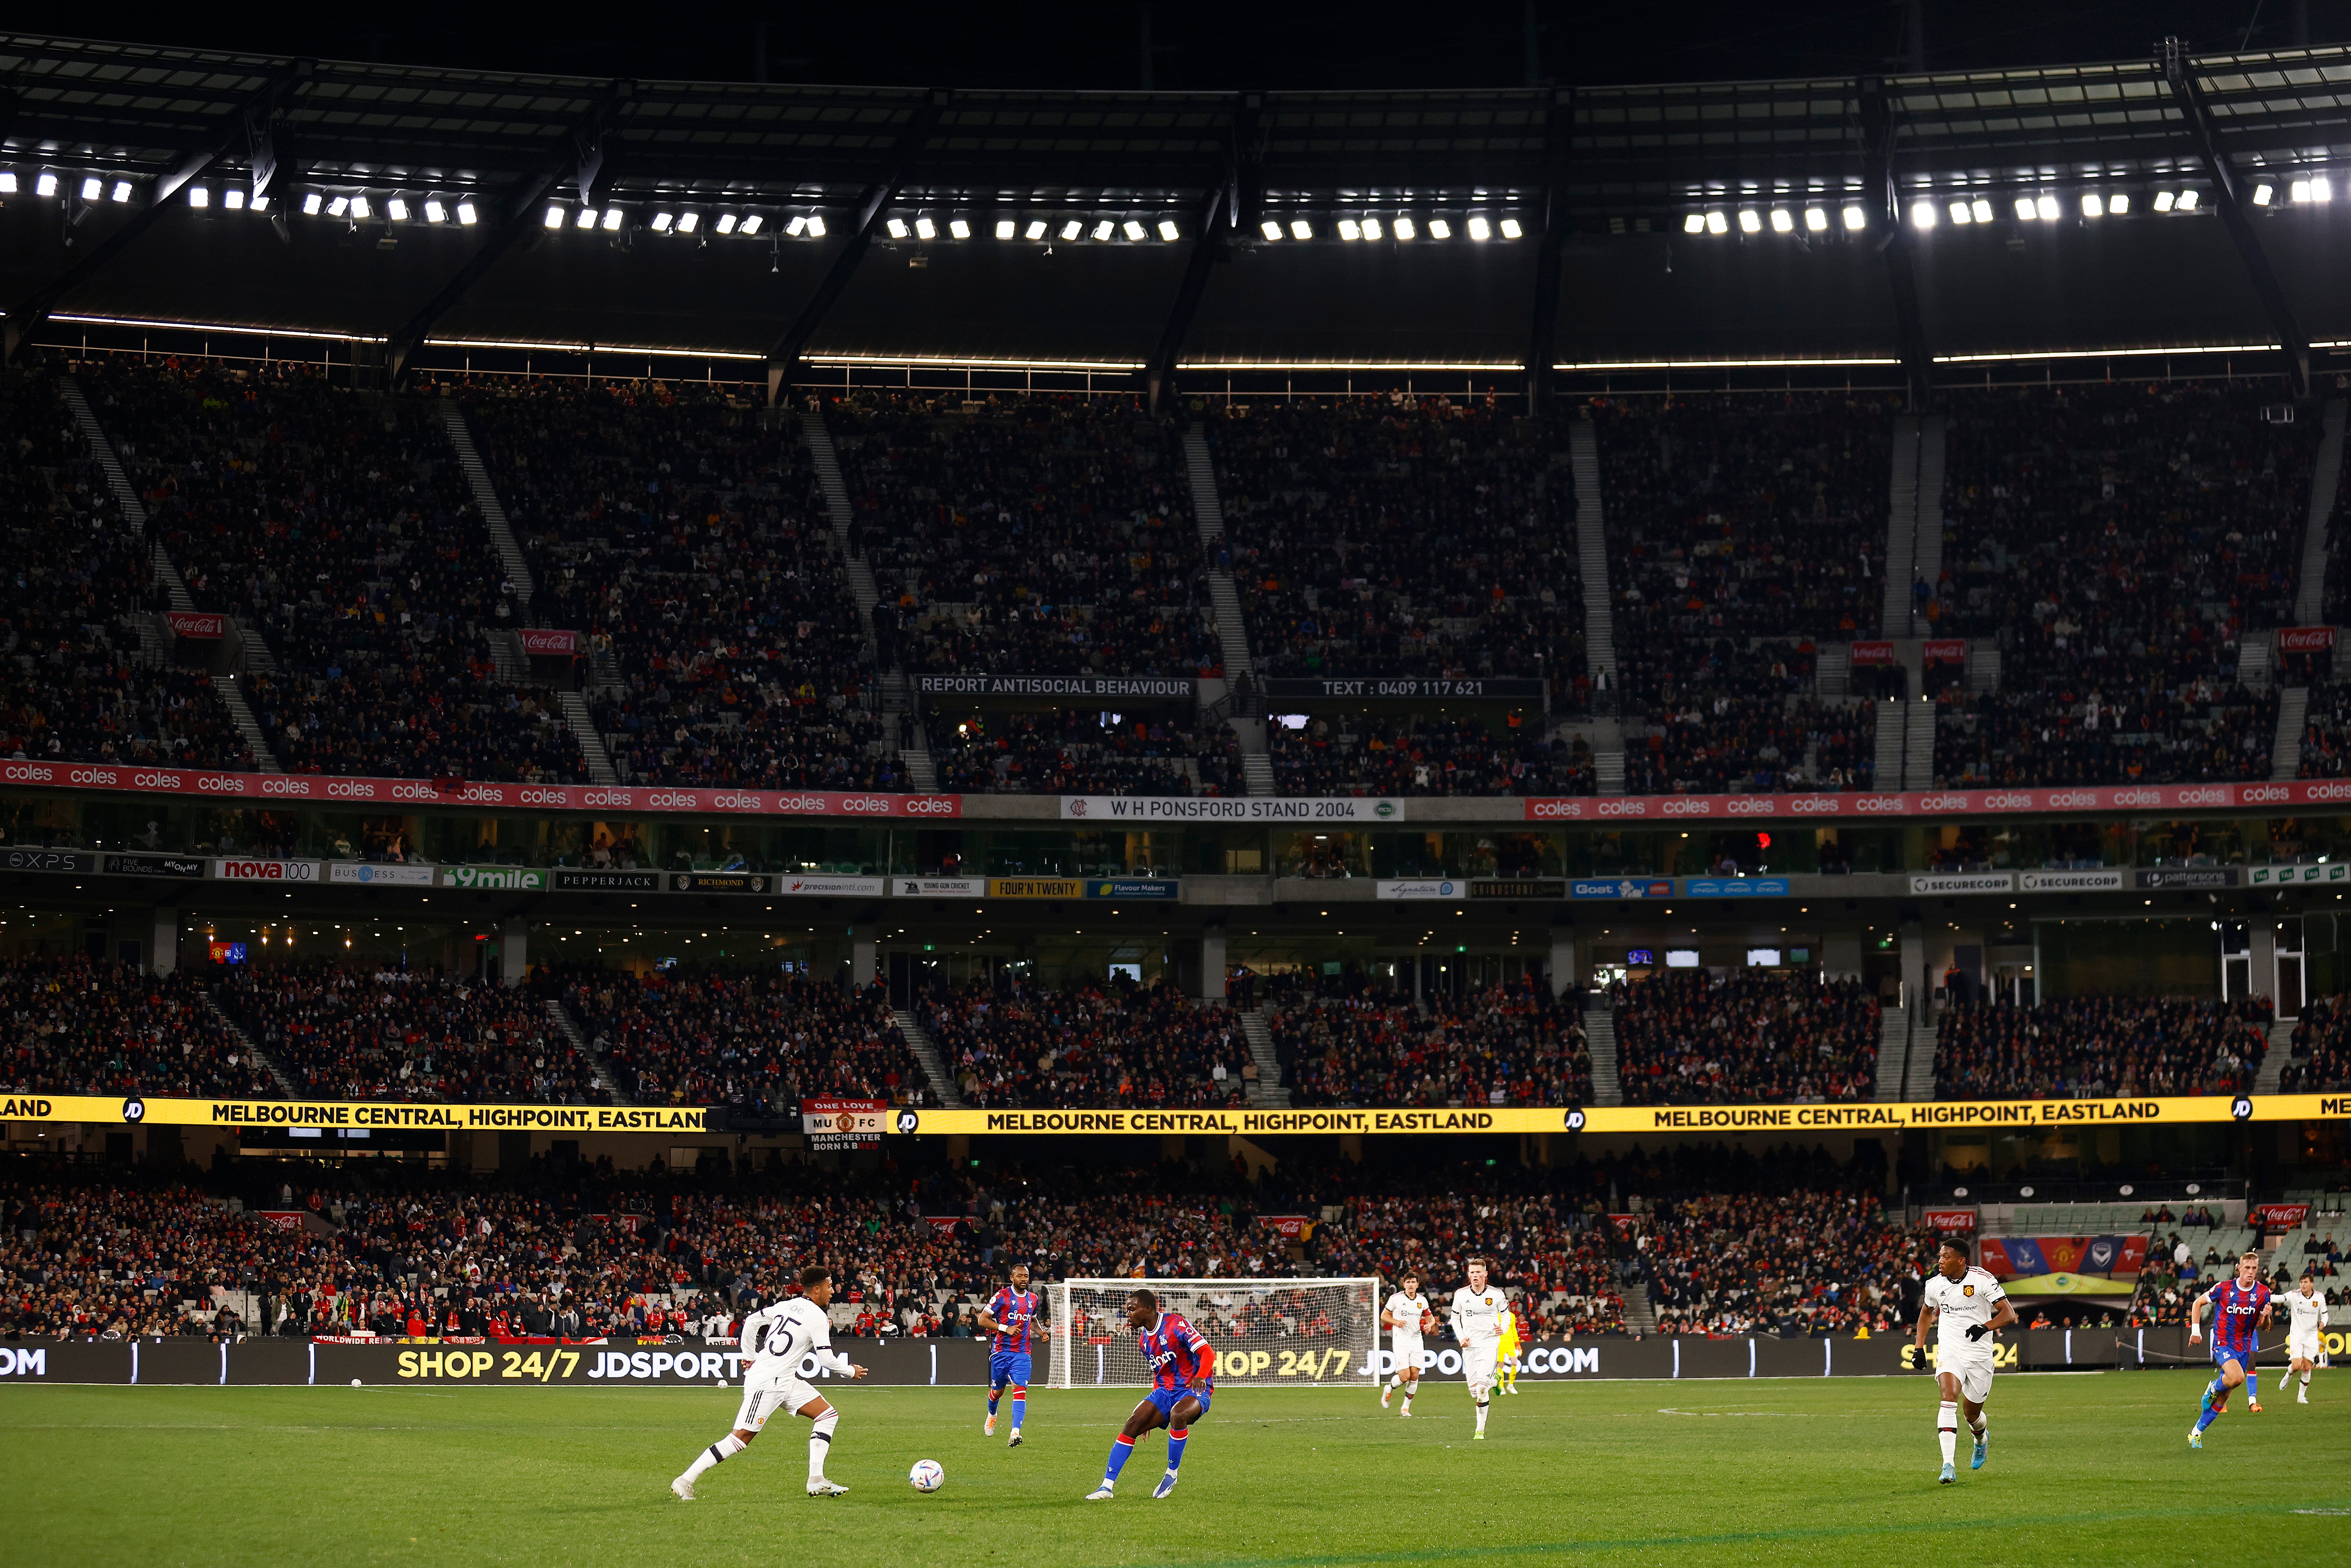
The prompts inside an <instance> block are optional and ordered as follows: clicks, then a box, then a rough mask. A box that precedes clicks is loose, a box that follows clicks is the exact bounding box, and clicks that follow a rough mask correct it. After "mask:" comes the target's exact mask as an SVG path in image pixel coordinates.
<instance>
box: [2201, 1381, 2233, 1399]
mask: <svg viewBox="0 0 2351 1568" xmlns="http://www.w3.org/2000/svg"><path fill="white" fill-rule="evenodd" d="M2204 1392H2205V1393H2207V1394H2210V1396H2212V1397H2213V1398H2215V1399H2226V1398H2227V1397H2228V1396H2229V1382H2228V1379H2226V1378H2224V1377H2215V1378H2213V1379H2212V1381H2211V1382H2210V1383H2208V1384H2206V1385H2204Z"/></svg>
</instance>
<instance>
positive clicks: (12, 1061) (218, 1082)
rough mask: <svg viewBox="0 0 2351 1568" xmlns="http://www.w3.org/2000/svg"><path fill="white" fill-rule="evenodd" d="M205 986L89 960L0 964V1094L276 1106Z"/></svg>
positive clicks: (261, 1070)
mask: <svg viewBox="0 0 2351 1568" xmlns="http://www.w3.org/2000/svg"><path fill="white" fill-rule="evenodd" d="M0 1022H5V1030H6V1032H5V1036H0V1091H5V1092H8V1093H12V1094H159V1095H190V1096H206V1095H226V1096H231V1097H234V1098H236V1099H256V1100H260V1099H267V1100H274V1099H277V1097H278V1096H279V1094H280V1092H281V1091H280V1090H279V1088H278V1086H277V1082H276V1081H275V1080H274V1079H272V1078H271V1077H270V1075H269V1071H268V1069H267V1068H266V1067H265V1066H264V1065H263V1064H262V1063H261V1062H259V1061H256V1060H255V1059H254V1056H253V1053H252V1052H251V1051H249V1050H247V1049H246V1047H245V1046H244V1045H243V1044H242V1043H241V1042H240V1041H238V1040H237V1039H236V1037H235V1034H233V1033H231V1032H230V1030H228V1029H227V1027H226V1026H225V1025H224V1024H223V1023H222V1021H221V1019H220V1018H219V1016H218V1015H217V1014H216V1013H214V1011H213V1009H212V1008H211V1007H210V1005H209V1004H208V1003H207V1002H206V1000H205V998H204V976H202V975H200V974H196V973H192V972H189V971H186V970H181V971H177V972H175V973H172V974H170V975H144V974H141V973H140V971H139V970H138V969H136V968H135V967H131V966H130V965H126V964H116V963H110V962H108V961H105V960H102V959H93V958H87V957H75V958H42V957H18V958H10V959H7V960H5V962H0Z"/></svg>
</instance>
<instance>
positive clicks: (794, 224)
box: [784, 213, 809, 239]
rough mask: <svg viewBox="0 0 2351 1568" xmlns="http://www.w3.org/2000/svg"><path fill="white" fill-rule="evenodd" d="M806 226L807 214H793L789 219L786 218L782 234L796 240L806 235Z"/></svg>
mask: <svg viewBox="0 0 2351 1568" xmlns="http://www.w3.org/2000/svg"><path fill="white" fill-rule="evenodd" d="M808 225H809V221H808V214H805V213H794V214H792V215H791V216H790V217H789V218H787V219H786V220H785V221H784V232H785V233H786V234H788V235H791V236H792V237H793V238H794V239H798V238H799V236H800V235H804V234H806V233H808Z"/></svg>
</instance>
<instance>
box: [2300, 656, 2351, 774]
mask: <svg viewBox="0 0 2351 1568" xmlns="http://www.w3.org/2000/svg"><path fill="white" fill-rule="evenodd" d="M2307 690H2308V691H2309V693H2310V697H2309V706H2308V707H2307V708H2306V709H2305V710H2304V717H2303V727H2302V759H2301V765H2300V768H2299V771H2298V772H2297V774H2296V777H2297V778H2302V779H2341V778H2344V777H2345V776H2346V775H2351V685H2341V684H2339V683H2337V682H2335V681H2331V680H2326V679H2324V678H2321V679H2317V680H2313V681H2311V682H2309V683H2308V685H2307Z"/></svg>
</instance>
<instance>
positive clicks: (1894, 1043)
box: [1869, 1012, 1910, 1105]
mask: <svg viewBox="0 0 2351 1568" xmlns="http://www.w3.org/2000/svg"><path fill="white" fill-rule="evenodd" d="M1909 1064H1910V1020H1909V1019H1907V1018H1905V1017H1904V1016H1903V1015H1902V1014H1901V1013H1899V1012H1888V1013H1886V1014H1885V1015H1884V1016H1883V1017H1881V1018H1880V1019H1878V1020H1877V1082H1876V1088H1874V1089H1873V1090H1872V1091H1871V1092H1870V1096H1869V1097H1870V1098H1871V1099H1872V1100H1874V1101H1876V1103H1878V1104H1881V1105H1891V1104H1894V1103H1896V1102H1898V1101H1899V1100H1901V1098H1902V1085H1903V1078H1904V1075H1905V1073H1906V1072H1907V1071H1908V1068H1909Z"/></svg>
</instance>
